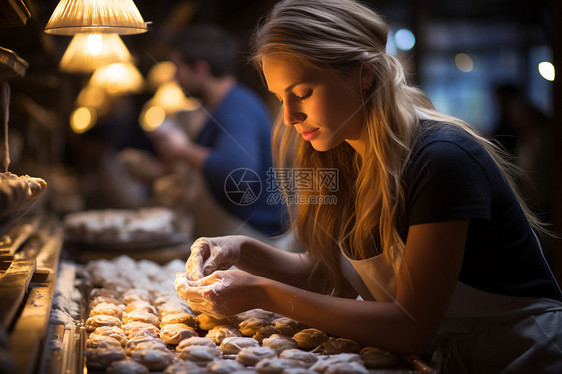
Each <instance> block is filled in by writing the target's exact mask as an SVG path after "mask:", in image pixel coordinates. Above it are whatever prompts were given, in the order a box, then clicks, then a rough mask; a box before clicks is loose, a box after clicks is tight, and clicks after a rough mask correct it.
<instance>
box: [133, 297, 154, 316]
mask: <svg viewBox="0 0 562 374" xmlns="http://www.w3.org/2000/svg"><path fill="white" fill-rule="evenodd" d="M134 310H144V311H145V312H148V313H151V314H154V315H158V311H157V310H156V308H155V307H153V306H152V305H151V304H150V303H149V302H148V301H143V300H135V301H132V302H130V303H129V304H127V305H125V313H131V312H132V311H134Z"/></svg>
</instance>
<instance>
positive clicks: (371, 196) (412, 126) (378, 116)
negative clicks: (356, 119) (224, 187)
mask: <svg viewBox="0 0 562 374" xmlns="http://www.w3.org/2000/svg"><path fill="white" fill-rule="evenodd" d="M387 32H388V26H387V24H386V22H385V21H384V19H383V18H382V17H381V16H380V15H379V14H377V13H376V12H375V11H373V10H371V9H369V8H368V7H366V6H364V5H361V4H360V3H358V2H356V1H353V0H284V1H281V2H279V3H277V4H276V5H275V6H274V8H273V9H272V11H271V13H270V15H269V17H268V18H267V19H265V22H263V23H262V24H261V26H259V27H258V29H257V30H256V32H255V34H254V37H253V48H254V55H253V61H254V62H255V64H256V66H257V68H258V69H261V58H262V57H263V56H265V55H273V54H275V55H279V56H281V57H286V58H289V59H291V61H293V62H295V63H300V64H306V65H308V66H313V67H314V68H316V69H320V70H329V71H333V72H336V73H338V74H341V75H342V76H348V73H349V72H350V71H351V69H352V68H354V67H357V66H359V67H361V69H362V72H364V73H365V74H367V73H368V74H372V76H374V83H373V85H372V87H371V89H370V91H369V92H366V93H365V94H364V105H363V110H364V118H365V123H364V127H363V130H362V131H363V132H362V135H361V136H362V139H364V140H365V142H366V143H367V145H368V149H367V151H366V154H365V156H364V157H363V158H360V157H359V155H358V154H357V153H356V152H355V151H354V150H353V148H352V147H351V146H350V145H349V144H348V143H346V142H344V143H342V144H340V145H339V146H337V147H335V148H333V149H331V150H329V151H326V152H317V151H315V150H314V149H313V148H312V146H311V145H310V143H309V142H305V141H304V140H303V139H302V138H301V137H298V136H296V134H295V132H294V131H290V130H292V129H290V128H288V127H287V126H285V125H284V124H283V123H282V117H283V116H282V113H280V115H279V116H278V118H277V120H276V125H275V128H274V133H273V147H274V149H273V152H274V162H275V166H276V167H279V168H289V167H292V168H306V169H309V168H313V169H321V168H336V169H338V171H339V186H338V187H339V188H338V190H337V191H335V192H334V191H330V190H329V189H327V188H326V187H321V188H322V189H321V190H320V191H298V193H299V194H302V195H305V197H307V196H310V195H311V194H320V195H324V196H325V195H328V194H331V195H334V194H335V195H336V199H337V204H311V203H309V204H296V205H294V206H292V207H291V208H292V209H291V212H290V213H291V218H292V223H293V225H294V226H293V227H294V228H295V229H296V232H297V233H298V239H299V241H300V242H301V243H302V245H303V247H304V248H305V249H306V251H307V252H308V253H309V254H310V255H311V256H312V258H314V259H315V260H316V261H317V270H322V271H328V272H329V273H330V274H331V275H332V277H331V278H332V281H333V283H332V284H330V285H328V287H327V289H326V290H325V291H326V292H334V293H335V294H338V293H339V291H342V290H343V289H344V287H345V280H344V278H343V276H342V274H341V271H340V265H339V246H340V245H343V247H344V249H345V250H346V252H347V253H348V255H350V256H351V257H353V258H356V259H364V258H369V257H372V256H374V255H376V254H378V253H381V252H382V253H384V254H386V255H388V254H389V253H390V251H388V250H386V249H388V248H390V246H392V245H393V244H394V243H395V241H396V239H397V237H396V235H397V234H396V223H397V217H399V216H400V215H401V214H402V213H403V209H404V198H405V197H404V191H403V186H402V184H401V183H402V177H403V173H404V170H405V168H406V166H407V163H408V160H409V156H410V153H411V150H412V147H413V146H414V142H415V140H416V134H417V133H418V132H419V130H420V126H419V122H420V120H421V119H429V120H432V121H435V122H447V123H450V124H453V125H456V126H458V127H459V128H460V129H463V130H464V131H466V132H467V133H469V134H471V135H472V136H473V137H474V138H475V139H476V140H477V141H478V142H479V143H480V144H481V145H482V146H483V147H484V148H486V149H487V150H488V152H489V153H490V154H491V156H492V157H493V159H494V160H495V162H496V163H497V165H498V166H499V168H500V169H501V171H502V172H503V174H504V176H505V177H506V178H507V180H508V182H509V183H510V185H511V186H512V188H513V189H514V191H516V188H515V182H514V178H513V177H512V176H513V175H514V173H515V172H516V171H517V170H516V168H515V166H514V165H513V164H512V163H510V162H509V161H507V160H505V159H504V158H503V157H502V155H501V151H500V150H499V149H498V147H496V146H495V145H494V144H493V143H491V142H489V141H488V140H487V139H485V138H484V137H482V136H480V135H479V134H478V133H477V132H476V131H475V130H474V129H473V128H472V127H471V126H469V125H468V124H466V123H465V122H463V121H461V120H459V119H457V118H454V117H451V116H448V115H445V114H442V113H439V112H437V111H436V110H435V108H434V107H433V105H432V103H431V102H430V100H429V99H428V98H427V97H426V95H424V94H423V93H422V92H421V91H420V90H418V89H417V88H415V87H413V86H411V85H410V84H409V83H408V82H407V79H406V76H405V73H404V69H403V67H402V65H401V64H400V62H399V61H398V60H397V59H396V58H394V57H393V56H391V55H389V54H387V53H386V40H387ZM315 183H316V184H315V185H316V186H322V181H320V180H316V181H315ZM517 197H518V199H519V201H520V203H521V205H522V206H523V208H524V210H525V212H526V214H527V217H528V219H529V221H530V222H531V224H532V225H533V226H534V227H535V228H537V229H539V230H540V227H541V226H540V223H539V222H538V221H537V220H536V218H535V217H533V215H532V214H531V213H530V212H529V210H528V209H527V208H526V206H525V204H524V203H523V201H522V200H521V199H520V198H519V195H517ZM312 276H313V275H312Z"/></svg>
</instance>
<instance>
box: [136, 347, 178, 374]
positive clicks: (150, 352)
mask: <svg viewBox="0 0 562 374" xmlns="http://www.w3.org/2000/svg"><path fill="white" fill-rule="evenodd" d="M131 358H132V359H133V360H135V361H137V362H138V363H140V364H143V365H144V366H146V367H147V368H148V369H149V370H150V371H153V370H164V369H166V368H167V367H168V365H170V364H171V363H172V362H173V361H174V358H175V357H174V355H173V354H172V352H170V351H168V350H161V349H149V348H142V349H135V350H134V351H133V352H132V353H131Z"/></svg>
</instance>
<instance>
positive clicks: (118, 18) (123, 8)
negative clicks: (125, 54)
mask: <svg viewBox="0 0 562 374" xmlns="http://www.w3.org/2000/svg"><path fill="white" fill-rule="evenodd" d="M146 31H147V27H146V23H145V22H144V20H143V18H142V16H141V14H140V12H139V10H138V9H137V6H136V5H135V3H134V2H133V0H60V2H59V3H58V5H57V7H56V8H55V10H54V11H53V14H52V15H51V18H50V19H49V22H47V26H45V32H46V33H48V34H57V35H74V34H76V33H111V34H121V35H130V34H139V33H143V32H146Z"/></svg>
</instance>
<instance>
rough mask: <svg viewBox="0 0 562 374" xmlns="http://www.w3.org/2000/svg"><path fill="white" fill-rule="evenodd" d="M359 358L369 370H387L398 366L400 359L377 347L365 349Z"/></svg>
mask: <svg viewBox="0 0 562 374" xmlns="http://www.w3.org/2000/svg"><path fill="white" fill-rule="evenodd" d="M359 356H360V357H361V360H363V363H364V364H365V366H366V367H368V368H373V369H375V368H386V367H394V366H397V365H398V358H397V356H396V355H395V354H394V353H392V352H388V351H384V350H382V349H379V348H375V347H363V349H361V352H359Z"/></svg>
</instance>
